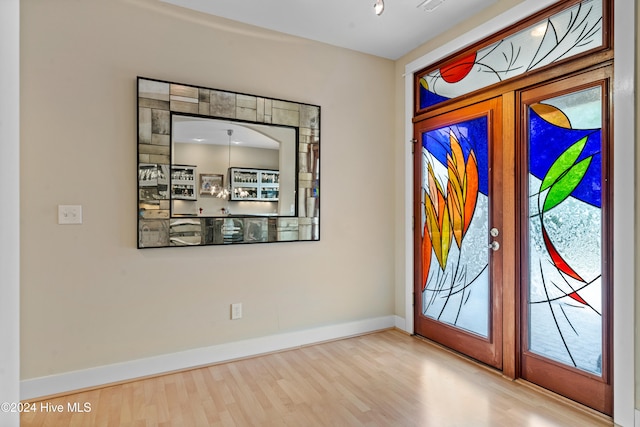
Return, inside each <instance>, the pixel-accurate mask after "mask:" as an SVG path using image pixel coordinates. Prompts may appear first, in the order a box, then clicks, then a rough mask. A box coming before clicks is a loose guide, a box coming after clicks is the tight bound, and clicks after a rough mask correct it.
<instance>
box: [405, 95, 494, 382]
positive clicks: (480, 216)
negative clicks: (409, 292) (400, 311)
mask: <svg viewBox="0 0 640 427" xmlns="http://www.w3.org/2000/svg"><path fill="white" fill-rule="evenodd" d="M501 120H502V100H501V99H500V98H495V99H491V100H488V101H484V102H480V103H478V104H474V105H471V106H466V107H462V108H459V109H457V110H454V111H451V112H448V113H445V114H441V115H438V116H435V117H432V118H430V119H426V120H423V121H420V122H418V123H416V125H415V129H414V138H415V140H416V141H417V144H416V145H417V147H419V148H418V149H416V150H414V154H415V156H414V162H415V168H414V169H415V171H416V174H415V176H416V181H415V186H414V187H415V193H414V194H415V198H414V200H416V201H419V203H416V204H415V215H414V218H416V223H417V224H420V226H419V227H416V228H418V232H416V234H415V245H414V247H415V248H416V250H417V252H416V255H417V256H416V263H415V265H416V276H417V277H418V278H419V279H418V280H417V281H416V289H415V296H416V312H415V325H416V332H417V333H418V334H419V335H423V336H425V337H427V338H431V339H433V340H434V341H437V342H440V343H442V344H444V345H446V346H448V347H451V348H453V349H455V350H458V351H460V352H463V353H465V354H468V355H469V356H471V357H473V358H475V359H478V360H480V361H482V362H484V363H486V364H488V365H491V366H493V367H495V368H498V369H502V359H503V358H502V348H503V346H502V320H503V319H502V297H503V296H502V287H501V286H500V282H501V281H500V276H501V274H502V268H501V267H502V253H503V252H502V251H501V248H500V242H501V240H502V238H503V236H502V235H501V229H502V199H503V195H504V191H503V189H502V185H503V180H502V179H501V176H500V175H499V174H496V173H491V172H492V171H502V162H503V138H502V122H501ZM490 242H491V243H490ZM418 260H419V262H418Z"/></svg>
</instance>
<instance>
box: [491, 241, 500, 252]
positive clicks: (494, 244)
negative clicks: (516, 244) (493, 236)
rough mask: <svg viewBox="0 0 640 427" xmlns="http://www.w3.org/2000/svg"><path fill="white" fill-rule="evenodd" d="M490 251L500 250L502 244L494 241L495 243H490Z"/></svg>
mask: <svg viewBox="0 0 640 427" xmlns="http://www.w3.org/2000/svg"><path fill="white" fill-rule="evenodd" d="M489 249H492V250H493V251H497V250H498V249H500V243H498V242H496V241H495V240H494V241H493V242H491V243H489Z"/></svg>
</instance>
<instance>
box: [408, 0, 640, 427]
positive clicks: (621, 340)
mask: <svg viewBox="0 0 640 427" xmlns="http://www.w3.org/2000/svg"><path fill="white" fill-rule="evenodd" d="M557 1H559V0H525V1H524V2H522V3H520V4H518V5H517V6H515V7H513V8H512V9H510V10H508V11H507V12H505V13H503V14H501V15H499V16H497V17H496V18H494V19H492V20H490V21H488V22H486V23H485V24H483V25H481V26H479V27H476V28H475V29H473V30H472V31H470V32H468V33H466V34H464V35H463V36H461V37H459V38H457V39H455V40H453V41H451V42H449V43H446V44H444V45H442V46H440V47H439V48H437V49H435V50H433V51H431V52H430V53H428V54H426V55H424V56H423V57H421V58H418V59H416V60H415V61H413V62H411V63H409V64H407V65H406V66H405V137H406V138H407V139H411V138H413V126H412V121H411V119H412V118H413V78H414V73H416V72H417V71H419V70H420V69H422V68H425V67H427V66H428V65H430V64H434V63H436V62H437V61H439V60H441V59H443V58H444V57H446V56H447V55H449V54H451V53H452V52H456V51H459V50H461V49H464V48H465V47H467V46H469V45H471V44H473V43H474V42H477V41H479V40H482V39H483V38H485V37H487V36H490V35H491V34H495V33H496V32H498V31H500V30H501V29H504V28H506V27H508V26H509V25H512V24H514V23H517V22H518V21H521V20H523V19H525V18H527V17H529V16H531V15H533V14H534V13H536V12H538V11H540V10H542V9H543V8H545V7H547V6H550V5H552V4H554V3H556V2H557ZM635 7H636V6H635V2H633V1H629V0H614V14H615V16H614V22H615V25H614V46H615V67H614V88H613V91H614V95H613V96H614V99H615V111H614V138H615V142H614V144H613V151H614V154H613V158H614V168H613V169H614V184H613V187H614V188H613V193H614V194H615V195H617V196H618V197H615V198H614V203H613V204H614V206H613V211H614V218H613V224H614V231H613V240H614V253H615V256H614V259H613V276H614V280H615V283H616V285H615V286H614V287H613V304H614V307H615V309H614V312H613V325H614V326H613V329H614V330H613V354H614V360H613V366H614V372H613V387H614V391H613V399H614V403H613V421H614V422H615V424H616V425H619V426H624V427H631V426H634V425H636V426H637V427H640V420H638V415H640V413H639V414H636V412H638V411H636V409H635V381H636V370H635V357H636V353H635V333H634V330H635V325H636V321H635V289H634V288H635V271H634V266H635V258H636V256H635V239H634V238H629V236H635V222H634V216H635V212H636V211H635V209H636V206H635V194H636V190H635V186H636V184H635V168H636V165H635V156H636V153H635V144H634V143H633V142H634V141H636V134H635V123H634V118H635V99H634V94H635V89H636V87H635V85H636V83H635V71H636V70H635V63H636V39H635V37H629V34H632V35H633V34H635V33H636V27H635V26H636V22H635V16H636V11H635ZM406 147H407V148H405V153H404V156H405V222H406V221H408V222H406V223H408V224H410V223H411V216H412V204H413V200H412V197H413V192H412V191H413V189H412V186H413V177H412V173H413V167H412V163H411V158H412V154H411V149H410V147H409V145H408V144H407V145H406ZM624 194H627V195H628V194H631V195H633V197H621V195H624ZM412 242H413V236H412V230H411V229H410V228H409V229H408V230H407V231H406V233H405V250H406V253H407V256H406V263H405V277H406V279H405V292H406V293H405V298H406V300H405V306H406V310H407V311H406V319H407V322H406V323H407V328H408V329H409V330H413V328H414V325H413V319H412V316H413V305H412V302H413V295H412V293H413V256H412V254H413V249H412V246H413V243H412ZM636 420H638V422H636Z"/></svg>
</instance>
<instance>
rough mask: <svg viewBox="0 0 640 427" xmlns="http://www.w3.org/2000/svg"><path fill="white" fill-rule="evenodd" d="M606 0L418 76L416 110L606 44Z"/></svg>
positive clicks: (586, 4) (567, 11)
mask: <svg viewBox="0 0 640 427" xmlns="http://www.w3.org/2000/svg"><path fill="white" fill-rule="evenodd" d="M602 24H603V20H602V0H584V1H582V2H580V3H578V4H576V5H574V6H572V7H570V8H567V9H565V10H563V11H562V12H559V13H557V14H555V15H553V16H551V17H549V18H548V19H545V20H543V21H541V22H538V23H536V24H534V25H532V26H530V27H528V28H526V29H524V30H522V31H520V32H518V33H515V34H512V35H510V36H508V37H505V38H504V39H502V40H500V41H498V42H496V43H493V44H491V45H489V46H486V47H484V48H481V49H479V50H477V51H474V52H471V53H469V54H468V55H466V56H465V57H463V58H460V59H457V60H456V61H455V62H453V63H449V64H446V65H444V66H442V67H440V68H438V69H436V70H432V71H429V72H426V73H424V74H418V75H417V78H418V79H419V82H420V86H419V91H418V97H419V98H418V103H419V105H418V108H419V109H424V108H428V107H431V106H434V105H436V104H439V103H441V102H444V101H447V100H449V99H452V98H456V97H458V96H461V95H465V94H467V93H470V92H473V91H475V90H478V89H482V88H484V87H487V86H489V85H492V84H494V83H498V82H501V81H504V80H507V79H510V78H512V77H516V76H519V75H522V74H524V73H526V72H529V71H532V70H535V69H538V68H541V67H544V66H546V65H549V64H552V63H555V62H558V61H561V60H563V59H567V58H570V57H572V56H575V55H578V54H580V53H583V52H586V51H588V50H591V49H594V48H597V47H600V46H602V43H603V42H602V40H603V38H602V32H603V25H602Z"/></svg>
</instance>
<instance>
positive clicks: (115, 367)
mask: <svg viewBox="0 0 640 427" xmlns="http://www.w3.org/2000/svg"><path fill="white" fill-rule="evenodd" d="M398 319H400V320H402V322H401V323H404V319H401V318H399V317H398V316H383V317H376V318H371V319H365V320H359V321H355V322H349V323H342V324H337V325H331V326H323V327H318V328H312V329H305V330H302V331H296V332H287V333H283V334H276V335H269V336H265V337H260V338H253V339H248V340H243V341H236V342H231V343H227V344H219V345H214V346H210V347H204V348H197V349H193V350H187V351H181V352H178V353H171V354H163V355H160V356H154V357H149V358H145V359H137V360H132V361H129V362H123V363H115V364H112V365H105V366H98V367H95V368H89V369H83V370H79V371H72V372H65V373H62V374H56V375H50V376H46V377H39V378H32V379H28V380H23V381H21V382H20V399H21V400H30V399H36V398H39V397H44V396H52V395H56V394H61V393H66V392H72V391H74V390H81V389H87V388H91V387H98V386H101V385H105V384H112V383H117V382H122V381H127V380H132V379H135V378H142V377H147V376H152V375H158V374H163V373H168V372H173V371H179V370H184V369H189V368H195V367H198V366H206V365H211V364H214V363H220V362H225V361H230V360H235V359H240V358H243V357H250V356H256V355H259V354H265V353H270V352H274V351H281V350H287V349H292V348H296V347H300V346H304V345H309V344H315V343H319V342H322V341H329V340H335V339H340V338H346V337H349V336H354V335H361V334H365V333H369V332H374V331H378V330H382V329H388V328H393V327H396V324H398V322H399V320H398ZM400 329H401V328H400Z"/></svg>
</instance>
